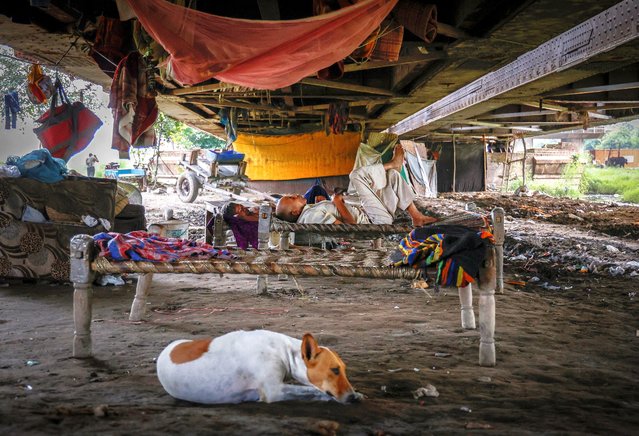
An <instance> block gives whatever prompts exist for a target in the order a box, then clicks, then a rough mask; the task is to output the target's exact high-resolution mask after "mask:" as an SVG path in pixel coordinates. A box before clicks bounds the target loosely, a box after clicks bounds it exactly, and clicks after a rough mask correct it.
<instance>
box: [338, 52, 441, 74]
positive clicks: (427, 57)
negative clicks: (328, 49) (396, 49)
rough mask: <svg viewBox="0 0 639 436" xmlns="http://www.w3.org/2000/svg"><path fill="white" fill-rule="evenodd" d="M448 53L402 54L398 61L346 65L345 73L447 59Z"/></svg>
mask: <svg viewBox="0 0 639 436" xmlns="http://www.w3.org/2000/svg"><path fill="white" fill-rule="evenodd" d="M447 57H448V55H447V54H446V52H443V51H435V52H432V53H427V54H423V55H412V56H402V57H400V58H399V59H398V60H396V61H368V62H362V63H361V64H347V65H344V72H345V73H352V72H353V71H362V70H374V69H376V68H388V67H396V66H398V65H410V64H420V63H423V62H432V61H437V60H440V59H446V58H447Z"/></svg>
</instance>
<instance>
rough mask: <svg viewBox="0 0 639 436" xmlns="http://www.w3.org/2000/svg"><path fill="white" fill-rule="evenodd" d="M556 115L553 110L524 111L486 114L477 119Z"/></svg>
mask: <svg viewBox="0 0 639 436" xmlns="http://www.w3.org/2000/svg"><path fill="white" fill-rule="evenodd" d="M555 113H557V111H555V110H549V109H546V110H540V111H524V112H508V113H503V114H486V115H480V116H479V117H478V118H481V119H482V120H484V119H500V118H519V117H540V116H542V115H553V114H555Z"/></svg>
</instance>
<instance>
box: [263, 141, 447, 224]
mask: <svg viewBox="0 0 639 436" xmlns="http://www.w3.org/2000/svg"><path fill="white" fill-rule="evenodd" d="M403 162H404V150H403V149H402V147H401V145H397V146H396V147H395V150H394V153H393V158H392V159H391V160H390V161H389V162H387V163H385V164H374V165H368V166H364V167H360V168H357V169H355V170H353V171H352V172H351V174H350V179H351V183H352V184H353V186H354V187H355V190H356V191H357V193H358V195H359V198H360V201H361V209H360V208H357V207H354V206H351V205H347V204H346V203H345V202H344V197H343V196H342V195H334V196H333V199H332V200H331V201H328V200H327V201H321V202H319V203H317V204H306V199H305V198H304V197H303V196H301V195H286V196H284V197H282V198H281V199H280V200H279V201H278V203H277V207H276V209H275V215H276V216H277V217H278V218H279V219H282V220H284V221H289V222H293V223H295V222H297V223H306V224H342V223H344V224H369V223H372V224H392V223H393V219H394V217H395V212H396V211H397V209H398V208H399V209H402V210H405V211H406V212H407V213H408V215H410V217H411V219H412V222H413V226H415V227H420V226H423V225H426V224H430V223H433V222H435V221H437V219H435V218H433V217H429V216H426V215H423V214H422V213H421V212H420V211H419V210H418V209H417V207H416V206H415V203H414V202H413V200H414V198H415V193H414V192H413V190H412V189H411V187H410V186H409V185H408V184H407V183H406V181H405V180H404V179H403V178H402V177H401V175H400V173H399V170H400V169H401V167H402V164H403Z"/></svg>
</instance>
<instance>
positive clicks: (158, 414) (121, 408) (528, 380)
mask: <svg viewBox="0 0 639 436" xmlns="http://www.w3.org/2000/svg"><path fill="white" fill-rule="evenodd" d="M173 199H174V197H172V196H167V195H156V196H151V195H147V194H145V203H146V204H147V207H149V208H150V209H151V210H150V216H151V217H158V216H159V211H158V206H163V205H167V204H173ZM206 199H207V198H206V197H202V198H198V200H197V202H196V203H194V204H193V205H181V204H179V203H175V212H176V214H177V216H178V217H180V216H183V217H187V216H191V217H192V219H195V218H193V217H195V216H196V215H198V214H199V213H200V211H201V206H202V203H201V202H202V201H204V200H206ZM469 200H472V201H475V202H476V203H477V204H478V206H480V207H483V208H485V209H490V207H492V206H493V205H502V206H503V207H505V208H506V212H507V217H508V218H507V223H506V224H507V231H508V240H507V245H506V265H505V275H506V282H507V284H506V289H505V292H504V293H503V294H498V295H497V296H496V301H497V326H496V335H495V337H496V348H497V366H496V367H494V368H484V367H480V366H478V363H477V362H478V343H479V333H478V332H477V331H466V330H462V329H461V328H460V315H459V299H458V297H457V295H456V291H454V290H443V291H441V292H440V293H439V294H436V293H434V291H433V290H431V289H429V290H426V291H424V290H421V289H413V288H411V287H410V286H409V283H408V282H405V281H387V280H379V281H373V280H367V279H345V278H334V279H330V280H327V279H325V278H322V279H309V278H301V279H298V280H297V283H295V282H294V281H291V280H283V281H279V280H277V278H271V279H270V280H269V289H270V293H269V295H268V296H257V295H256V293H255V277H253V276H245V275H237V276H231V275H226V276H223V277H219V276H217V275H215V276H214V275H205V276H197V275H174V276H171V275H163V276H156V279H155V280H154V283H153V287H152V291H151V296H150V301H149V304H148V316H147V318H146V320H145V321H144V322H141V323H131V322H129V321H128V311H129V308H130V305H131V301H132V300H133V295H134V290H135V284H134V283H129V284H126V285H124V286H118V287H113V286H109V287H96V288H94V296H95V298H94V307H93V310H94V317H93V318H94V322H93V323H92V330H93V349H94V354H95V357H94V358H92V359H87V360H79V359H73V358H71V357H70V355H71V342H72V335H73V324H72V288H71V287H70V286H68V285H52V284H46V283H37V284H23V283H18V282H11V283H9V286H8V287H4V288H0V295H2V300H3V304H2V309H1V310H0V337H1V338H2V339H1V341H0V344H1V345H0V356H1V358H0V428H1V429H2V430H4V432H5V433H6V434H29V435H38V434H96V433H107V434H136V435H143V434H149V435H151V434H247V435H253V434H256V435H257V434H259V435H270V434H272V435H281V434H284V435H297V434H322V435H324V434H345V435H346V434H347V435H351V434H352V435H359V434H370V435H416V434H459V433H469V432H470V433H476V434H539V433H543V434H603V433H606V434H624V435H626V434H633V433H635V434H636V433H637V432H638V431H639V392H638V389H637V388H638V387H639V366H638V365H637V363H638V362H639V297H638V296H637V291H638V290H639V289H638V288H639V286H638V285H639V279H638V278H637V277H638V275H639V273H638V272H637V271H638V270H639V265H637V266H635V263H636V262H637V261H639V242H638V241H637V235H638V234H639V233H638V232H637V225H638V224H637V222H636V221H637V220H638V219H639V209H638V208H632V209H628V210H627V213H626V212H624V214H625V215H624V216H626V218H627V219H626V222H625V224H623V225H624V226H626V227H625V230H623V231H617V230H618V229H619V228H622V226H620V225H618V223H616V222H615V223H613V224H614V225H611V226H609V227H611V228H614V229H617V230H615V231H611V232H610V233H614V234H615V235H616V236H614V237H613V236H609V235H608V234H606V233H602V230H604V229H603V228H600V227H597V226H595V223H601V225H602V226H603V225H604V224H605V223H606V222H611V221H612V219H613V218H615V219H616V218H617V217H618V216H620V215H621V214H617V213H615V212H616V211H618V210H619V208H620V207H622V206H614V205H607V206H606V205H605V204H604V205H593V204H590V203H583V204H582V203H577V204H576V205H574V207H572V206H571V207H572V208H571V209H562V207H561V205H562V204H563V201H560V200H556V199H554V200H546V199H543V200H541V201H542V202H543V203H545V204H546V205H545V207H544V208H542V207H541V206H540V204H541V202H540V201H537V203H536V205H535V206H533V205H531V204H529V203H528V201H530V202H533V201H535V198H534V197H531V198H527V199H526V200H525V201H515V200H516V199H514V198H513V197H502V196H500V195H495V194H492V195H489V194H485V193H481V194H464V195H461V194H455V195H448V196H444V197H443V198H441V199H437V200H429V201H428V202H426V203H427V205H429V208H436V209H437V210H438V211H439V212H441V213H445V212H446V211H447V210H448V209H451V210H452V209H453V208H458V207H459V204H460V202H464V201H469ZM571 204H572V203H571ZM533 207H536V208H538V209H533ZM566 207H568V206H566ZM603 209H610V210H612V212H611V213H610V215H609V216H608V218H603V217H602V216H601V213H602V212H601V210H603ZM532 210H534V211H535V212H531V211H532ZM568 210H569V212H568ZM624 210H625V209H624ZM569 213H570V214H573V215H575V216H579V217H581V218H583V221H581V220H578V219H572V221H565V222H561V219H560V218H557V221H555V220H554V218H553V219H551V218H549V217H550V216H551V215H552V217H556V216H561V215H562V214H563V215H566V216H567V214H569ZM549 220H550V221H554V222H553V223H548V222H547V221H549ZM633 231H634V232H635V233H632V232H633ZM620 235H621V237H620ZM608 246H610V247H612V248H607V247H608ZM618 268H622V269H623V270H624V271H623V272H620V270H619V269H618ZM475 302H476V300H475ZM258 328H265V329H269V330H275V331H278V332H282V333H286V334H289V335H291V336H297V337H301V335H302V334H303V333H304V332H307V331H308V332H312V333H314V334H315V335H316V337H317V338H318V339H319V341H320V343H322V344H324V345H327V346H330V347H332V348H333V349H335V350H337V351H338V352H339V353H340V355H341V357H342V358H343V359H344V361H345V362H346V363H347V365H348V375H349V378H350V380H351V382H352V383H353V385H354V386H355V388H356V389H357V390H358V391H360V392H361V393H363V394H364V395H365V397H366V398H365V400H364V401H363V402H362V403H359V404H354V405H348V406H344V405H339V404H335V403H328V404H326V403H299V402H286V403H275V404H249V403H246V404H241V405H233V406H202V405H195V404H190V403H187V402H183V401H178V400H175V399H173V398H171V397H170V396H169V395H168V394H166V393H165V392H164V390H163V389H162V387H161V386H160V384H159V382H158V380H157V378H156V376H155V362H154V359H155V358H156V357H157V356H158V354H159V353H160V351H161V350H162V349H163V347H164V346H165V345H167V344H168V343H169V342H171V341H172V340H174V339H178V338H196V337H202V336H217V335H220V334H223V333H225V332H229V331H232V330H236V329H258ZM436 353H437V354H436ZM439 356H446V357H439ZM428 384H431V385H433V386H435V387H436V388H437V390H438V392H439V396H438V397H421V398H415V397H414V394H413V393H414V392H415V391H416V390H417V389H419V388H420V387H425V386H427V385H428Z"/></svg>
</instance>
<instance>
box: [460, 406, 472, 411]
mask: <svg viewBox="0 0 639 436" xmlns="http://www.w3.org/2000/svg"><path fill="white" fill-rule="evenodd" d="M459 410H461V411H462V412H466V413H470V412H472V411H473V410H472V409H471V408H470V407H468V406H461V407H460V408H459Z"/></svg>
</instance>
